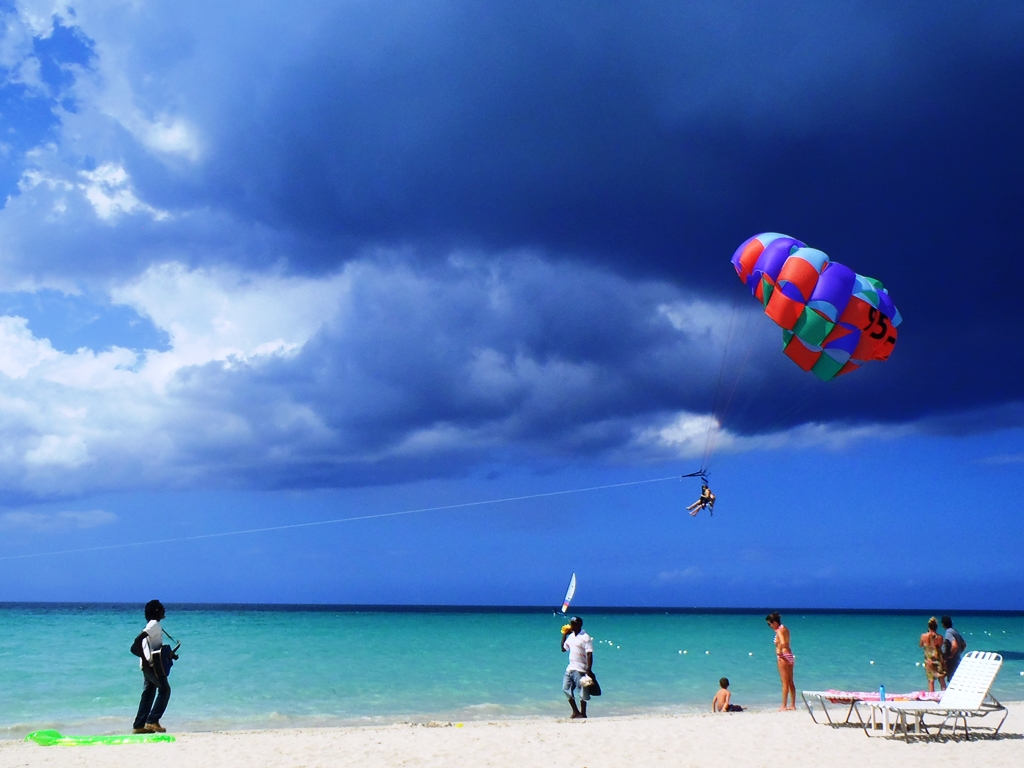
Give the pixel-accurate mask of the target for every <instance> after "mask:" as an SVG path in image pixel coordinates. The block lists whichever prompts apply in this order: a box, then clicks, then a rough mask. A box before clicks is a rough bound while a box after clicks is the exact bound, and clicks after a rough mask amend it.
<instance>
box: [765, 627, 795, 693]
mask: <svg viewBox="0 0 1024 768" xmlns="http://www.w3.org/2000/svg"><path fill="white" fill-rule="evenodd" d="M764 618H765V621H767V622H768V626H769V627H771V628H772V629H774V630H775V657H776V661H777V662H778V665H779V679H780V680H782V706H781V707H779V710H784V709H793V710H795V709H796V683H794V682H793V667H794V665H795V664H796V656H794V655H793V649H792V648H791V647H790V646H789V629H788V628H787V627H786V626H785V625H784V624H783V623H782V617H781V616H779V614H778V612H775V613H769V614H768V615H767V616H765V617H764ZM790 697H792V701H793V703H792V704H788V702H789V701H790Z"/></svg>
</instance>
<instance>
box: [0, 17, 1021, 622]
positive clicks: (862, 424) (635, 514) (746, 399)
mask: <svg viewBox="0 0 1024 768" xmlns="http://www.w3.org/2000/svg"><path fill="white" fill-rule="evenodd" d="M1022 35H1024V10H1021V9H1019V8H1017V7H1016V6H1014V5H1013V4H1007V3H991V4H988V3H979V4H971V5H969V6H968V5H964V4H961V3H941V2H940V3H904V4H900V6H899V8H895V7H889V4H876V3H834V4H828V6H827V7H826V6H822V5H821V4H818V3H785V4H772V3H754V2H751V3H742V2H741V3H733V4H728V5H725V4H721V3H703V4H702V3H692V4H684V5H681V6H680V5H677V4H669V3H664V4H650V5H643V6H629V7H627V6H625V5H623V4H617V3H586V4H581V3H566V4H556V5H552V4H550V3H528V2H527V3H514V4H512V3H509V4H497V5H495V4H490V5H486V6H481V5H480V4H477V3H460V2H449V3H422V2H421V3H401V2H399V3H390V4H387V5H386V6H381V5H380V4H379V3H368V2H345V3H323V2H289V3H287V4H285V3H274V2H268V3H261V4H259V7H258V8H257V7H253V6H252V5H251V4H240V3H232V2H225V3H218V4H215V7H212V8H211V7H209V4H205V3H190V2H177V3H159V2H157V3H147V4H138V3H131V2H114V1H112V2H97V3H72V4H68V3H62V2H56V3H54V2H23V3H22V2H14V3H12V2H2V3H0V78H2V82H0V187H2V189H0V199H2V200H3V207H2V209H0V434H2V438H3V439H2V441H0V446H2V450H0V574H2V576H0V600H61V599H69V600H144V599H148V598H149V597H151V592H153V591H154V587H153V586H152V585H151V584H150V583H149V582H148V581H145V580H143V579H142V578H141V577H140V575H139V574H142V573H150V572H151V569H152V563H154V562H158V563H160V564H161V566H160V567H161V569H162V570H164V571H165V572H166V574H167V575H166V578H163V579H161V580H159V582H158V583H159V588H157V590H156V591H158V592H159V593H160V596H161V597H162V598H163V599H165V600H168V601H175V600H179V601H183V600H188V601H282V602H293V601H299V602H332V603H432V604H436V603H496V604H512V603H517V604H518V603H526V604H547V603H551V604H556V603H557V602H558V601H559V599H560V597H561V591H562V589H564V583H565V581H566V580H567V578H568V574H569V573H570V572H572V571H576V572H577V573H578V574H579V577H580V591H579V598H578V599H579V601H580V602H581V603H582V604H590V605H598V604H604V605H666V606H668V605H679V606H694V605H708V606H755V605H758V606H822V607H829V606H835V607H874V606H878V607H921V608H923V609H926V610H933V609H934V610H941V609H944V608H949V609H951V610H952V609H956V608H961V609H962V608H1008V609H1009V608H1012V609H1020V608H1022V607H1024V606H1022V605H1021V602H1020V598H1019V595H1020V594H1021V586H1022V585H1024V565H1021V560H1020V558H1019V557H1018V556H1017V554H1016V553H1017V552H1018V551H1019V549H1020V545H1021V544H1024V524H1022V523H1021V522H1020V515H1019V498H1020V496H1021V493H1022V491H1024V443H1022V435H1024V390H1022V386H1021V383H1020V375H1019V372H1021V371H1024V346H1022V345H1021V344H1020V342H1019V339H1018V336H1019V332H1018V326H1019V323H1020V320H1021V317H1022V315H1024V312H1022V310H1024V301H1022V300H1021V299H1020V286H1021V285H1022V284H1024V268H1022V267H1021V260H1020V259H1019V258H1017V255H1016V254H1017V252H1018V251H1019V243H1020V241H1021V238H1022V235H1024V233H1022V231H1021V225H1020V213H1019V212H1020V211H1021V210H1024V199H1022V198H1024V195H1022V192H1021V186H1020V183H1019V179H1020V178H1021V172H1022V171H1024V144H1022V143H1021V141H1020V136H1021V135H1024V106H1022V104H1021V101H1020V98H1019V90H1020V83H1021V82H1024V51H1022V49H1021V47H1020V42H1019V41H1020V40H1021V39H1022ZM762 231H780V232H786V233H788V234H791V235H793V236H795V237H799V238H800V239H802V240H804V241H805V242H807V243H808V244H810V245H813V246H814V247H818V248H821V249H822V250H824V251H826V252H828V253H829V255H830V256H831V257H832V258H834V259H836V260H838V261H841V262H843V263H844V264H847V265H849V266H850V267H852V268H853V269H855V270H857V271H858V272H860V273H862V274H866V275H871V276H873V277H877V278H879V279H881V280H882V281H883V282H884V283H885V285H886V287H887V288H888V289H889V291H890V293H891V295H892V297H893V299H894V300H895V302H896V305H897V306H898V307H899V309H900V312H901V314H902V316H903V318H904V324H903V325H902V326H901V328H900V337H899V342H898V345H897V348H896V350H895V352H894V353H893V355H892V358H891V359H890V360H889V361H887V362H885V363H874V364H870V365H866V366H864V368H863V369H861V370H858V371H856V372H855V373H854V374H853V375H850V376H848V377H844V378H842V379H838V380H836V381H833V382H830V383H828V384H823V383H821V382H819V381H817V380H816V379H815V378H814V377H812V376H809V375H807V374H804V373H803V372H802V371H800V370H799V369H797V368H796V367H795V366H794V365H793V364H792V363H791V362H790V361H789V360H788V359H786V358H785V357H784V356H783V355H782V354H781V352H780V340H779V332H778V329H777V328H775V326H773V325H772V323H771V322H770V321H769V320H768V319H767V318H765V317H764V316H763V315H762V314H761V313H760V310H759V306H758V304H757V302H756V301H755V300H753V299H752V298H751V297H750V296H749V293H748V292H747V291H746V289H745V288H744V287H743V286H742V285H741V284H740V282H739V281H738V280H737V279H736V276H735V273H734V272H733V270H732V267H731V265H730V264H729V258H730V257H731V255H732V253H733V251H734V250H735V248H736V247H737V246H738V245H739V244H740V243H742V242H743V241H744V240H746V239H747V238H748V237H750V236H752V235H754V234H756V233H758V232H762ZM723 360H724V361H725V365H724V367H722V361H723ZM720 368H721V370H722V371H723V375H722V382H723V384H721V385H719V384H718V381H719V370H720ZM716 392H717V393H718V394H719V395H722V393H723V392H727V393H731V392H735V396H734V398H733V399H732V400H731V401H730V402H731V404H732V405H731V407H730V408H728V409H722V408H719V409H717V410H716V411H715V414H714V418H715V419H717V420H716V421H714V422H713V423H714V424H715V425H716V430H715V433H716V434H717V438H716V440H715V443H714V446H715V450H714V452H713V454H712V457H711V459H712V461H711V467H710V469H711V473H712V475H711V477H712V480H713V483H712V485H713V487H714V490H715V492H716V494H717V495H718V498H719V504H718V510H717V512H716V514H715V516H714V518H709V517H708V516H707V515H704V514H702V515H701V516H700V517H698V518H696V519H690V518H689V517H688V516H686V515H685V513H684V512H683V507H684V506H685V505H686V504H687V503H689V502H690V501H691V500H692V499H693V498H696V495H697V493H698V491H699V483H698V482H696V481H694V480H688V481H679V480H675V479H673V480H662V481H659V482H651V483H644V484H636V485H628V486H622V487H619V488H615V489H604V490H594V491H581V492H580V493H575V494H564V495H558V496H547V497H541V498H534V499H530V500H524V501H518V502H506V503H501V504H495V505H481V506H475V507H466V508H462V509H458V510H438V511H434V512H423V513H418V514H410V515H402V516H396V517H382V518H376V519H369V520H362V521H357V522H351V523H343V524H336V525H330V526H317V527H305V528H293V529H287V530H281V531H276V532H266V533H257V534H246V535H239V536H227V537H216V538H207V539H192V540H187V539H189V537H194V536H202V535H205V534H211V533H220V532H231V531H238V530H247V529H250V528H260V527H274V526H280V525H290V524H294V523H304V522H314V521H317V520H326V519H336V518H341V517H350V516H365V515H378V514H380V515H383V514H387V513H391V512H400V511H406V510H412V509H419V508H423V507H436V506H444V505H450V504H463V503H468V502H476V501H486V500H493V499H506V498H511V497H520V496H529V495H534V494H541V493H548V492H553V491H564V490H573V489H584V488H591V487H594V486H603V485H610V484H616V483H633V482H637V481H644V480H656V479H658V478H670V477H674V476H677V475H680V474H683V473H685V472H690V471H693V470H694V469H696V468H697V467H698V466H699V465H700V463H701V460H702V457H703V455H704V453H705V448H706V444H707V439H706V436H707V434H708V424H709V419H712V407H713V404H714V402H715V398H716ZM157 539H161V540H162V539H175V540H176V541H173V542H169V543H165V544H161V545H158V546H157V545H151V546H132V547H116V548H111V549H102V550H95V549H90V548H93V547H103V546H111V545H120V544H132V543H137V542H144V541H152V540H157ZM77 549H89V550H90V551H82V552H69V550H77ZM49 552H63V553H65V554H59V555H44V554H43V553H49ZM27 555H32V557H26V556H27ZM36 555H40V556H36Z"/></svg>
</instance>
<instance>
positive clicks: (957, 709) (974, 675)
mask: <svg viewBox="0 0 1024 768" xmlns="http://www.w3.org/2000/svg"><path fill="white" fill-rule="evenodd" d="M1002 666H1003V657H1002V656H1000V655H999V654H998V653H990V652H988V651H970V652H969V653H967V654H966V655H965V656H964V657H963V658H962V659H961V660H960V665H959V666H958V667H957V668H956V673H955V674H954V675H953V679H952V680H950V681H949V686H948V687H947V688H946V690H945V691H943V693H942V696H941V697H940V698H939V700H938V701H936V702H931V701H873V702H856V703H855V704H854V708H855V710H856V712H857V719H858V720H860V722H861V725H863V726H864V733H865V734H867V735H868V736H871V735H873V732H874V730H875V729H876V728H878V727H879V725H881V731H882V735H885V736H898V735H902V736H904V737H906V736H909V735H910V734H911V733H913V734H915V735H922V734H926V735H935V736H941V735H942V732H943V730H944V729H945V728H946V727H947V726H948V725H949V724H950V721H952V724H953V735H954V736H956V729H957V726H958V725H959V724H960V723H963V727H964V736H965V737H966V738H968V739H969V738H970V737H971V732H970V730H969V729H968V727H967V719H968V718H975V717H985V716H986V715H989V714H992V713H993V712H1002V713H1003V716H1002V718H1001V719H1000V720H999V724H998V725H997V726H996V727H995V729H994V730H993V731H992V733H993V734H996V733H999V729H1000V728H1002V727H1003V723H1004V722H1005V721H1006V716H1007V714H1008V713H1007V711H1006V707H1004V706H1003V705H1002V704H1000V703H999V702H998V701H997V700H996V698H995V697H994V696H993V695H992V693H991V689H992V683H994V682H995V679H996V675H998V674H999V669H1000V667H1002ZM861 706H865V707H869V708H870V710H871V711H870V716H869V717H868V719H867V721H865V720H864V718H863V717H861ZM925 715H935V716H936V717H941V718H942V721H941V722H940V723H938V730H937V731H936V732H935V733H934V734H932V733H931V731H929V730H928V727H927V725H926V723H925V719H924V718H925ZM879 719H881V723H879ZM911 720H912V721H913V722H912V724H911ZM975 730H977V727H975Z"/></svg>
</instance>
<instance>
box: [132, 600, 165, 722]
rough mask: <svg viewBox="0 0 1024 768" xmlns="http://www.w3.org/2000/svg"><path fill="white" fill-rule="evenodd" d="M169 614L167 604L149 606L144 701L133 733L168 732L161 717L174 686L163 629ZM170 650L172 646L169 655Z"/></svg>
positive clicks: (144, 649)
mask: <svg viewBox="0 0 1024 768" xmlns="http://www.w3.org/2000/svg"><path fill="white" fill-rule="evenodd" d="M165 615H166V612H165V611H164V606H163V603H161V602H160V601H159V600H150V601H149V602H148V603H146V628H145V629H144V630H143V631H142V633H143V635H145V636H144V637H143V638H142V658H141V659H139V666H140V667H141V668H142V677H143V685H142V698H141V699H140V700H139V711H138V714H136V715H135V724H134V726H133V727H132V733H164V732H165V731H166V730H167V729H166V728H164V727H163V726H162V725H160V718H161V717H163V714H164V710H165V709H167V702H168V701H169V700H170V698H171V684H170V683H169V682H168V681H167V672H166V671H165V670H164V662H163V653H164V632H163V629H162V628H161V627H160V622H161V621H163V620H164V616H165ZM170 651H171V648H170V646H168V647H167V652H168V653H169V652H170ZM154 698H155V699H156V702H155V703H154V701H153V700H154Z"/></svg>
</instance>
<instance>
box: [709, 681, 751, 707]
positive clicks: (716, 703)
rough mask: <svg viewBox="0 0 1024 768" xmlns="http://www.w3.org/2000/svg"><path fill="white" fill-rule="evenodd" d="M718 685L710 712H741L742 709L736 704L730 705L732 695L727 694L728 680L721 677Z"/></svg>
mask: <svg viewBox="0 0 1024 768" xmlns="http://www.w3.org/2000/svg"><path fill="white" fill-rule="evenodd" d="M718 685H719V686H721V687H720V688H719V689H718V691H717V692H716V693H715V698H713V699H712V700H711V711H712V712H742V711H743V707H741V706H739V705H738V704H732V703H730V701H731V699H732V693H730V692H729V678H728V677H723V678H722V679H721V680H719V681H718Z"/></svg>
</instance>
